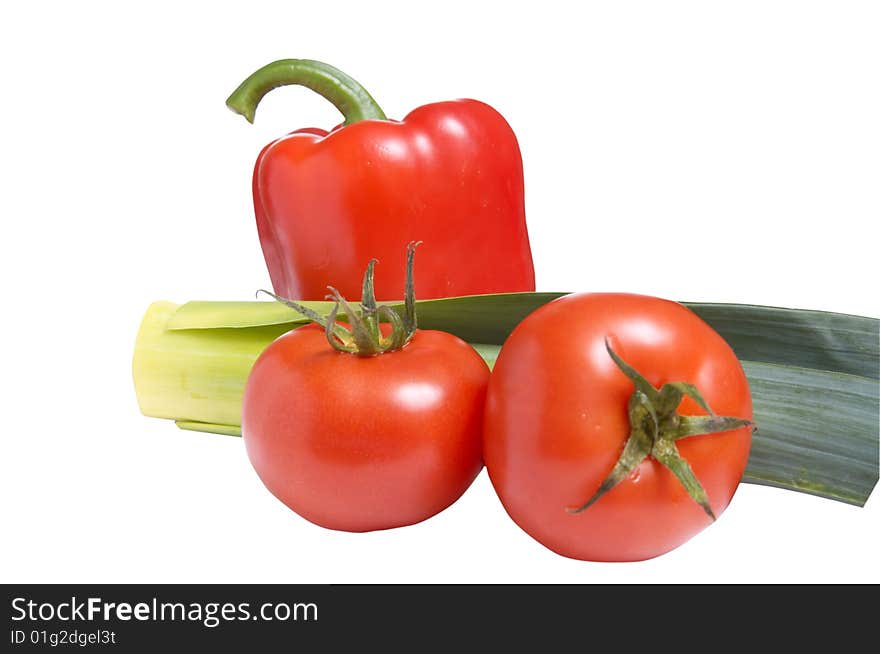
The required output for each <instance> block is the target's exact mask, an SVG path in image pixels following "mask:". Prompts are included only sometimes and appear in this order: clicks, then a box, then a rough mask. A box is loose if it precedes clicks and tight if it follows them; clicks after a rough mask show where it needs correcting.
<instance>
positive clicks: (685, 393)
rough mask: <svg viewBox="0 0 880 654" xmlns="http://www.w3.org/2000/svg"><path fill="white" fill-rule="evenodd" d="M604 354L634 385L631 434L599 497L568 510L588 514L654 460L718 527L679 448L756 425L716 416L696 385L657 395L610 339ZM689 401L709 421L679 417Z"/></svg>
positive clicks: (676, 385)
mask: <svg viewBox="0 0 880 654" xmlns="http://www.w3.org/2000/svg"><path fill="white" fill-rule="evenodd" d="M605 349H606V350H607V351H608V354H609V356H610V357H611V358H612V359H613V360H614V363H615V364H617V367H618V368H620V370H621V371H622V372H623V374H625V375H626V376H627V377H628V378H629V379H630V380H631V381H632V382H633V384H634V385H635V391H634V392H633V394H632V396H631V397H630V399H629V424H630V433H629V437H628V438H627V440H626V443H625V444H624V446H623V451H622V452H621V454H620V458H618V459H617V463H615V464H614V468H612V470H611V472H610V473H609V474H608V476H607V477H606V478H605V480H604V481H603V482H602V483H601V484H600V485H599V489H598V490H597V491H596V493H595V494H594V495H593V496H592V497H591V498H590V499H589V500H587V501H586V502H585V503H584V504H582V505H581V506H579V507H577V508H569V509H566V510H567V511H568V512H569V513H581V512H582V511H586V510H587V509H588V508H590V507H591V506H592V505H593V504H595V503H596V501H598V500H599V498H601V497H602V496H603V495H604V494H605V493H607V492H608V491H610V490H611V489H612V488H614V487H615V486H617V484H619V483H620V482H621V481H623V480H624V479H626V478H627V477H628V476H629V475H630V474H632V472H633V471H634V470H635V469H636V468H637V467H638V466H639V465H640V464H641V463H642V461H644V460H645V459H646V458H648V457H649V456H650V457H652V458H654V459H655V460H657V461H659V462H660V463H661V464H663V465H664V466H665V467H666V468H668V469H669V471H670V472H672V474H674V475H675V477H676V478H677V479H678V481H679V482H681V485H682V486H684V488H685V490H686V491H687V493H688V495H689V496H690V497H691V499H693V500H694V502H696V503H697V504H699V505H700V506H701V507H702V508H703V510H704V511H705V512H706V515H708V516H709V517H710V518H711V519H712V520H713V521H714V520H715V514H714V513H713V511H712V507H711V506H710V505H709V498H708V496H707V495H706V491H705V489H704V488H703V486H702V484H700V481H699V479H697V477H696V475H694V471H693V470H692V469H691V466H690V464H689V463H688V462H687V460H686V459H684V458H683V457H682V456H681V454H680V453H679V451H678V448H677V447H676V445H675V442H676V441H677V440H679V439H681V438H688V437H690V436H700V435H703V434H715V433H718V432H724V431H730V430H732V429H739V428H740V427H750V426H752V422H751V421H749V420H743V419H742V418H732V417H728V416H717V415H715V413H714V412H713V411H712V409H711V408H709V405H708V403H707V402H706V400H705V399H704V398H703V396H702V394H701V393H700V391H699V390H697V387H696V386H694V385H693V384H688V383H686V382H669V383H667V384H663V386H662V387H661V388H660V389H659V390H658V389H656V388H654V387H653V386H652V385H651V383H650V382H649V381H648V380H647V379H645V378H644V377H643V376H642V375H641V374H640V373H639V372H638V371H637V370H636V369H635V368H633V367H632V366H630V365H629V364H628V363H627V362H626V361H624V360H623V359H621V358H620V357H619V356H618V355H617V354H616V353H615V352H614V350H612V349H611V344H610V343H609V341H608V339H607V338H606V339H605ZM685 397H689V398H691V399H692V400H693V401H694V402H696V403H697V404H698V405H699V406H700V408H702V409H703V410H704V411H705V412H706V413H708V414H709V415H707V416H682V415H679V414H678V405H679V404H681V401H682V399H683V398H685Z"/></svg>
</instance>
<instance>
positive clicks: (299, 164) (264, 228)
mask: <svg viewBox="0 0 880 654" xmlns="http://www.w3.org/2000/svg"><path fill="white" fill-rule="evenodd" d="M253 192H254V210H255V213H256V218H257V230H258V232H259V236H260V242H261V244H262V247H263V254H264V256H265V259H266V265H267V267H268V268H269V274H270V277H271V279H272V286H273V287H274V289H275V292H276V293H278V294H279V295H282V296H284V297H288V298H295V299H301V300H322V299H324V296H325V295H326V293H327V284H329V283H331V282H332V283H333V285H334V286H335V287H336V288H338V289H339V290H340V292H341V293H342V295H343V296H346V297H359V296H360V290H361V288H360V287H361V280H362V278H363V271H364V267H365V266H366V264H367V262H368V261H369V260H370V259H371V258H373V257H376V258H378V259H379V261H380V262H381V264H382V271H383V272H382V274H381V275H380V276H379V278H377V280H376V294H377V296H378V298H379V299H380V300H383V299H384V300H395V299H400V298H401V297H402V296H403V287H404V273H405V270H406V266H405V261H404V259H405V256H406V245H407V243H409V242H410V241H414V240H420V241H423V242H424V246H423V247H422V248H421V249H420V250H419V262H418V265H417V266H416V270H415V286H416V288H417V289H419V297H420V298H423V299H428V298H437V297H449V296H454V295H475V294H481V293H502V292H513V291H533V290H535V272H534V267H533V265H532V255H531V250H530V247H529V238H528V232H527V231H526V222H525V206H524V199H523V170H522V158H521V156H520V151H519V145H518V144H517V140H516V136H515V135H514V133H513V131H512V130H511V128H510V126H509V125H508V124H507V122H506V121H505V120H504V118H503V117H502V116H501V115H500V114H499V113H498V112H497V111H495V110H494V109H493V108H492V107H490V106H488V105H486V104H484V103H482V102H478V101H476V100H457V101H451V102H438V103H434V104H429V105H425V106H423V107H420V108H418V109H416V110H414V111H412V112H411V113H410V114H409V115H408V116H407V117H406V118H405V119H404V120H402V121H390V120H389V121H378V120H364V121H360V122H357V123H353V124H351V125H349V126H347V127H342V128H339V129H336V130H333V131H332V132H330V133H329V134H328V133H326V132H323V131H322V130H318V129H307V130H298V131H297V132H294V133H292V134H289V135H287V136H285V137H283V138H281V139H278V140H277V141H275V142H273V143H270V144H269V145H268V146H266V147H265V148H264V149H263V151H262V152H261V153H260V156H259V157H258V158H257V163H256V166H255V168H254V177H253Z"/></svg>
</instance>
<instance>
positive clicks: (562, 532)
mask: <svg viewBox="0 0 880 654" xmlns="http://www.w3.org/2000/svg"><path fill="white" fill-rule="evenodd" d="M606 336H609V337H610V340H611V345H612V348H613V349H614V351H615V352H617V353H618V354H619V355H620V356H621V357H622V358H623V359H624V360H625V361H626V362H627V363H629V364H630V365H632V366H633V367H634V368H635V369H636V370H638V371H639V372H641V373H642V374H643V375H644V376H645V377H646V378H647V379H648V381H650V382H651V384H653V385H654V386H655V387H660V386H661V385H662V384H664V383H666V382H670V381H687V382H690V383H692V384H695V385H696V386H697V387H698V388H699V389H700V391H701V392H702V394H703V396H704V397H705V399H706V400H707V402H708V403H709V406H710V407H712V409H713V410H714V411H715V412H716V413H717V414H718V415H728V416H736V417H740V418H744V419H749V420H750V419H751V418H752V403H751V397H750V394H749V387H748V383H747V381H746V377H745V374H744V373H743V370H742V366H741V365H740V363H739V361H738V360H737V358H736V355H734V353H733V351H732V350H731V349H730V347H729V346H728V345H727V343H726V342H725V341H724V340H723V339H722V338H721V336H719V335H718V333H717V332H715V331H714V330H713V329H712V328H711V327H709V326H708V325H707V324H706V323H704V322H703V321H702V320H701V319H700V318H699V317H697V315H696V314H694V313H693V312H691V311H690V310H689V309H687V308H685V307H683V306H682V305H680V304H677V303H674V302H668V301H665V300H659V299H656V298H650V297H644V296H638V295H623V294H581V295H572V296H566V297H563V298H560V299H559V300H555V301H553V302H551V303H549V304H547V305H545V306H544V307H542V308H541V309H539V310H537V311H536V312H534V313H533V314H531V315H530V316H529V317H528V318H526V320H524V321H523V322H522V323H520V325H519V326H517V328H516V329H515V330H514V332H513V333H512V334H511V336H510V337H509V339H508V340H507V342H506V343H505V344H504V347H503V348H502V350H501V353H500V355H499V357H498V361H497V363H496V365H495V368H494V370H493V372H492V379H491V382H490V385H489V392H488V396H487V401H486V424H485V431H484V458H485V462H486V467H487V469H488V471H489V476H490V478H491V480H492V484H493V485H494V486H495V490H496V491H497V492H498V495H499V497H500V498H501V501H502V503H503V504H504V507H505V509H506V510H507V512H508V513H509V514H510V516H511V518H513V520H514V521H515V522H516V523H517V524H518V525H519V526H520V527H522V529H524V530H525V531H526V532H527V533H529V534H530V535H531V536H532V537H533V538H535V539H536V540H538V541H539V542H540V543H542V544H544V545H545V546H547V547H548V548H550V549H551V550H553V551H555V552H557V553H559V554H562V555H564V556H568V557H572V558H575V559H584V560H590V561H638V560H643V559H649V558H652V557H655V556H658V555H660V554H663V553H665V552H668V551H670V550H672V549H673V548H675V547H678V546H679V545H681V544H682V543H684V542H685V541H687V540H688V539H689V538H691V537H692V536H694V535H695V534H696V533H698V532H699V531H701V530H702V529H704V528H705V527H707V526H708V525H709V524H711V520H710V518H709V517H708V516H707V515H706V514H705V513H704V511H703V509H702V508H701V507H700V506H699V505H697V503H696V502H694V501H693V500H692V499H691V498H690V497H689V496H688V495H687V493H686V491H685V490H684V488H683V487H682V486H681V484H680V483H679V482H678V480H677V479H676V478H675V477H674V476H673V475H672V473H670V472H669V471H668V470H667V469H666V468H664V467H663V466H662V465H660V464H659V463H657V462H656V461H655V460H653V459H651V458H649V459H647V460H645V461H644V462H642V464H641V465H640V466H639V467H638V468H637V470H636V471H635V472H634V473H633V474H632V475H631V476H630V477H628V478H627V479H625V480H624V481H622V482H621V483H620V484H619V485H618V486H616V487H615V488H613V489H612V490H610V491H609V492H608V493H606V494H605V495H604V496H603V497H601V498H600V499H599V500H598V501H597V502H596V503H595V504H594V505H593V506H591V507H590V508H588V509H587V510H585V511H583V512H582V513H579V514H571V513H568V512H566V510H565V509H566V508H569V507H570V508H574V507H578V506H581V505H582V504H583V503H584V502H585V501H587V500H588V499H589V498H590V497H592V496H593V494H594V493H595V492H596V490H597V489H598V487H599V484H600V483H601V482H602V481H603V480H604V478H605V477H606V476H607V474H608V473H609V472H610V471H611V469H612V468H613V466H614V464H615V462H616V461H617V458H618V457H619V455H620V453H621V451H622V449H623V445H624V442H625V440H626V438H627V436H628V435H629V419H628V415H627V402H628V400H629V397H630V396H631V394H632V392H633V384H632V382H631V381H630V380H629V379H628V378H627V377H625V376H624V374H623V373H622V372H621V371H620V369H619V368H617V366H616V365H615V364H614V362H613V361H612V360H611V358H610V357H609V355H608V353H607V352H606V349H605V344H604V339H605V337H606ZM679 413H681V414H685V415H703V414H704V412H703V411H702V410H701V409H700V408H699V407H698V406H697V405H696V404H695V403H694V402H693V401H691V400H689V399H685V401H684V402H682V404H681V406H680V408H679ZM750 442H751V429H750V428H749V427H744V428H741V429H737V430H732V431H728V432H723V433H718V434H711V435H700V436H695V437H691V438H687V439H683V440H680V441H678V443H677V445H678V448H679V451H680V453H681V455H682V456H683V457H685V458H686V459H687V460H688V461H689V462H690V464H691V467H692V469H693V471H694V473H695V475H696V476H697V478H698V479H699V480H700V482H701V483H702V485H703V487H704V488H705V490H706V492H707V494H708V496H709V502H710V504H711V506H712V509H713V511H714V513H715V515H716V516H720V515H721V513H722V512H723V511H724V509H725V508H726V507H727V505H728V503H729V502H730V499H731V497H732V496H733V494H734V491H735V490H736V488H737V485H738V484H739V481H740V478H741V477H742V474H743V471H744V469H745V466H746V461H747V459H748V454H749V446H750Z"/></svg>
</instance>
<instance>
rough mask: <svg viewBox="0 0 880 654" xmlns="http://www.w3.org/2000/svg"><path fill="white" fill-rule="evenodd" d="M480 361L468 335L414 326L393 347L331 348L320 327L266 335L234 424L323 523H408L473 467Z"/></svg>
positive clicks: (290, 500) (299, 503) (287, 494)
mask: <svg viewBox="0 0 880 654" xmlns="http://www.w3.org/2000/svg"><path fill="white" fill-rule="evenodd" d="M488 380H489V369H488V367H487V366H486V363H485V362H484V361H483V359H482V358H481V357H480V356H479V355H478V354H477V353H476V352H475V351H474V350H473V348H471V347H470V346H469V345H468V344H467V343H465V342H464V341H462V340H460V339H459V338H457V337H455V336H452V335H451V334H447V333H444V332H437V331H428V330H416V331H415V332H414V334H413V335H412V340H411V341H410V342H409V343H408V344H407V345H405V346H404V347H402V349H398V350H395V351H390V352H386V353H384V354H377V355H374V356H357V355H355V354H349V353H347V352H338V351H336V350H334V349H333V348H331V347H330V345H328V342H327V337H326V336H325V333H324V330H323V329H321V328H319V327H318V326H316V325H308V326H305V327H301V328H299V329H296V330H294V331H292V332H288V333H287V334H285V335H283V336H281V337H280V338H278V339H277V340H275V341H274V342H273V343H272V344H271V345H270V346H269V347H268V348H267V349H266V350H265V351H264V352H263V353H262V354H261V355H260V357H259V358H258V359H257V361H256V363H255V365H254V367H253V369H252V371H251V373H250V376H249V377H248V380H247V384H246V387H245V393H244V405H243V409H242V434H243V436H244V442H245V446H246V449H247V454H248V457H249V458H250V461H251V463H252V464H253V466H254V468H255V469H256V471H257V473H258V474H259V476H260V479H262V481H263V483H264V484H265V485H266V487H267V488H268V489H269V490H270V491H271V492H272V493H273V494H274V495H275V496H276V497H277V498H278V499H280V500H281V501H282V502H284V503H285V504H286V505H287V506H288V507H290V508H291V509H293V510H294V511H295V512H296V513H298V514H299V515H301V516H302V517H304V518H306V519H307V520H310V521H311V522H314V523H316V524H318V525H321V526H323V527H328V528H330V529H341V530H345V531H370V530H374V529H388V528H391V527H400V526H403V525H410V524H413V523H416V522H419V521H421V520H424V519H426V518H428V517H430V516H432V515H434V514H436V513H438V512H439V511H442V510H443V509H444V508H446V507H447V506H449V505H450V504H452V503H453V502H454V501H455V500H456V499H458V497H459V496H461V494H462V493H464V491H465V490H466V489H467V488H468V486H469V485H470V484H471V482H472V481H473V480H474V478H475V477H476V475H477V473H478V472H479V471H480V470H481V469H482V457H481V448H482V442H481V432H482V420H483V408H484V403H485V395H486V386H487V384H488Z"/></svg>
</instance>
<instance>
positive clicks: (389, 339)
mask: <svg viewBox="0 0 880 654" xmlns="http://www.w3.org/2000/svg"><path fill="white" fill-rule="evenodd" d="M421 243H422V242H421V241H412V242H411V243H409V245H407V246H406V287H405V289H404V303H403V315H402V316H401V315H400V314H398V313H397V311H395V310H394V309H392V308H391V307H390V306H388V305H385V304H377V303H376V292H375V288H374V285H373V272H374V268H375V266H376V263H377V260H376V259H371V260H370V262H369V263H368V264H367V270H366V272H365V273H364V283H363V290H362V294H361V303H360V307H359V308H357V309H356V308H354V307H352V306H351V304H349V303H348V301H347V300H346V299H345V298H344V297H342V295H341V294H340V293H339V291H337V290H336V289H335V288H333V287H332V286H328V287H327V289H328V290H329V291H330V293H329V294H328V295H327V299H328V300H332V301H333V302H335V304H334V305H333V308H332V309H331V310H330V313H329V314H328V315H327V316H322V315H321V314H320V313H318V312H317V311H315V310H314V309H310V308H309V307H306V306H304V305H302V304H300V303H299V302H296V301H294V300H289V299H287V298H283V297H281V296H280V295H275V294H274V293H270V292H269V291H266V290H262V289H261V290H260V291H259V292H261V293H265V294H267V295H270V296H271V297H273V298H275V300H277V301H278V302H280V303H281V304H283V305H284V306H286V307H289V308H291V309H293V310H294V311H296V312H297V313H300V314H302V315H303V316H305V317H306V318H308V319H309V321H310V322H313V323H315V324H318V325H320V326H321V327H323V328H324V332H325V333H326V335H327V342H328V343H330V345H331V346H332V347H333V348H334V349H335V350H338V351H339V352H346V353H348V354H355V355H357V356H362V357H370V356H375V355H377V354H384V353H385V352H393V351H394V350H399V349H400V348H402V347H403V346H404V345H406V344H407V343H409V342H410V341H411V340H412V338H413V335H414V334H415V333H416V328H417V327H418V320H417V318H416V293H415V284H414V283H413V264H414V261H415V253H416V248H417V247H418V246H419V245H421ZM340 313H341V314H344V316H345V318H346V320H347V321H348V327H346V326H344V325H341V324H339V323H338V322H336V319H337V318H338V317H339V316H340ZM380 322H387V323H389V324H390V325H391V331H390V333H389V334H388V335H383V334H382V330H381V329H380V326H379V324H380Z"/></svg>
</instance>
